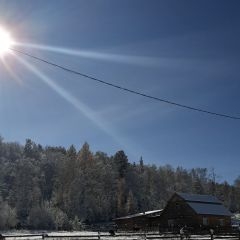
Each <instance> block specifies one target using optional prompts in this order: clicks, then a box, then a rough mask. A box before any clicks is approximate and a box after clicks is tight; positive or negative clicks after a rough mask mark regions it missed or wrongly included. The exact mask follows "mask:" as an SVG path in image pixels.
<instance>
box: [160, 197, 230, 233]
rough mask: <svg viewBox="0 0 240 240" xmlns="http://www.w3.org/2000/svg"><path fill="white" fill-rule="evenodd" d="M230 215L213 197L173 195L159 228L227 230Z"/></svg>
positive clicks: (162, 214)
mask: <svg viewBox="0 0 240 240" xmlns="http://www.w3.org/2000/svg"><path fill="white" fill-rule="evenodd" d="M231 216H232V214H231V213H230V212H229V210H228V209H226V208H225V207H224V206H223V204H222V202H221V201H219V200H218V199H217V198H216V197H215V196H211V195H199V194H186V193H174V194H173V196H172V197H171V198H170V199H169V201H168V202H167V205H166V207H165V208H164V210H163V211H162V213H161V216H160V218H159V227H160V228H168V229H169V228H170V229H179V228H181V227H183V226H187V227H192V228H193V229H196V230H197V229H200V230H201V229H210V228H214V229H227V228H230V227H231Z"/></svg>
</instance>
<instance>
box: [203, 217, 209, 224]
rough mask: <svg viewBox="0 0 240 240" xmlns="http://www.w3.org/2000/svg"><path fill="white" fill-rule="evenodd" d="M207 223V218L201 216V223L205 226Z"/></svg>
mask: <svg viewBox="0 0 240 240" xmlns="http://www.w3.org/2000/svg"><path fill="white" fill-rule="evenodd" d="M208 224H209V222H208V218H207V217H203V225H204V226H207V225H208Z"/></svg>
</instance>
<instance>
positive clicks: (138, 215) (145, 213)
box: [113, 209, 163, 220]
mask: <svg viewBox="0 0 240 240" xmlns="http://www.w3.org/2000/svg"><path fill="white" fill-rule="evenodd" d="M162 211H163V209H160V210H153V211H147V212H144V213H136V214H132V215H128V216H125V217H120V218H115V219H113V220H121V219H129V218H135V217H141V216H148V215H151V214H155V213H161V212H162Z"/></svg>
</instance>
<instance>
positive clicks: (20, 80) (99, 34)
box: [0, 0, 240, 182]
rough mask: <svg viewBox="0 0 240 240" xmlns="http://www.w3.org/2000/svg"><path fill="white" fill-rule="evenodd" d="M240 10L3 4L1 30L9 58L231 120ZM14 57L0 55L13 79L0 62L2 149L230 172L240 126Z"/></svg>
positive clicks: (166, 3) (238, 75)
mask: <svg viewBox="0 0 240 240" xmlns="http://www.w3.org/2000/svg"><path fill="white" fill-rule="evenodd" d="M239 9H240V2H239V1H237V0H232V1H228V0H225V1H221V0H217V1H214V0H213V1H208V0H205V1H204V0H201V1H190V0H189V1H184V0H183V1H179V0H175V1H174V0H156V1H154V0H151V1H140V0H132V1H129V0H121V1H112V0H92V1H89V0H85V1H81V0H71V1H68V0H51V1H42V0H41V1H40V0H35V1H30V0H28V1H27V0H22V1H18V0H12V1H8V0H5V1H4V0H1V1H0V25H2V26H5V27H6V28H7V29H8V30H9V31H11V32H12V35H13V36H14V38H15V40H16V41H18V42H19V43H21V45H20V44H19V45H18V46H14V47H15V48H16V49H21V50H24V51H26V52H28V53H31V54H34V55H36V56H39V57H42V58H45V59H48V60H50V61H53V62H56V63H59V64H62V65H64V66H67V67H70V68H73V69H75V70H78V71H81V72H83V73H86V74H90V75H93V76H96V77H98V78H101V79H103V80H106V81H109V82H112V83H115V84H118V85H121V86H125V87H129V88H131V89H135V90H139V91H142V92H144V93H147V94H151V95H153V96H156V97H160V98H165V99H169V100H172V101H176V102H179V103H181V104H186V105H191V106H194V107H199V108H203V109H206V110H209V111H216V112H221V113H225V114H231V115H235V116H240V108H239V103H240V94H239V93H240V67H239V64H240V28H239V24H240V15H239ZM31 44H32V45H31ZM33 44H34V46H35V45H41V49H37V48H36V47H34V46H33ZM44 46H45V47H46V46H48V50H51V49H52V48H53V47H55V49H54V51H47V50H46V49H45V50H43V47H44ZM51 47H52V48H51ZM50 48H51V49H50ZM56 48H57V49H56ZM52 50H53V49H52ZM57 50H58V52H57ZM67 50H71V51H72V52H67ZM66 53H68V54H66ZM70 53H75V55H71V54H70ZM76 53H78V55H77V54H76ZM19 57H20V59H19ZM19 57H18V58H16V57H14V56H13V55H11V54H9V55H6V56H5V60H4V61H5V64H7V65H8V67H9V68H10V69H11V71H10V72H11V73H10V72H9V71H7V70H6V67H5V66H4V64H3V63H2V62H0V134H1V135H2V136H3V137H4V139H5V140H6V141H17V142H20V143H24V142H25V139H26V138H31V139H32V140H34V141H35V142H37V143H40V144H42V145H44V146H45V145H62V146H66V147H68V146H69V145H70V144H74V145H75V146H76V147H77V148H78V149H79V148H80V147H81V145H82V144H83V143H84V142H85V141H87V142H88V143H89V144H90V147H91V149H92V150H93V151H97V150H101V151H104V152H106V153H108V154H109V155H111V154H114V153H115V152H116V151H118V150H120V149H123V150H125V152H126V154H127V155H128V157H129V160H130V161H132V162H133V161H136V162H137V161H139V158H140V156H143V159H144V161H145V163H149V164H156V165H165V164H171V165H172V166H174V167H176V166H178V165H180V166H183V167H185V168H192V167H208V168H211V167H214V168H215V170H216V173H217V174H218V175H219V176H220V178H219V180H220V181H223V180H225V179H226V180H228V181H230V182H232V181H233V180H234V179H235V178H236V177H237V176H238V175H240V172H239V169H240V161H239V160H240V120H231V119H224V118H219V117H214V116H209V115H206V114H201V113H198V112H192V111H189V110H184V109H180V108H178V107H174V106H170V105H166V104H164V103H158V102H154V101H152V100H148V99H144V98H142V97H139V96H134V95H130V94H128V93H124V92H120V91H119V90H117V89H112V88H110V87H106V86H102V85H99V84H97V83H95V82H92V81H90V80H87V79H84V78H82V77H77V76H74V75H71V74H69V73H66V72H63V71H60V70H59V69H55V68H53V67H51V66H48V65H45V64H43V63H38V62H36V61H33V60H32V59H29V58H27V57H23V56H19ZM21 59H22V60H21ZM23 61H24V62H23ZM26 62H27V63H26ZM24 64H25V65H24ZM27 64H30V65H31V66H30V69H28V67H29V65H27ZM40 73H41V74H44V77H42V78H39V76H37V74H38V75H39V74H40Z"/></svg>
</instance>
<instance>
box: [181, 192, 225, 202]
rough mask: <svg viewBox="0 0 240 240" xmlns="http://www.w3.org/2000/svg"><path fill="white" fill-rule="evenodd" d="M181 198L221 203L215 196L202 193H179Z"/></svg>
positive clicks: (189, 200)
mask: <svg viewBox="0 0 240 240" xmlns="http://www.w3.org/2000/svg"><path fill="white" fill-rule="evenodd" d="M177 194H178V195H179V196H180V197H181V198H183V199H184V200H185V201H188V202H204V203H216V204H221V203H222V202H221V201H219V200H218V199H217V198H216V197H215V196H211V195H200V194H188V193H177Z"/></svg>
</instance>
